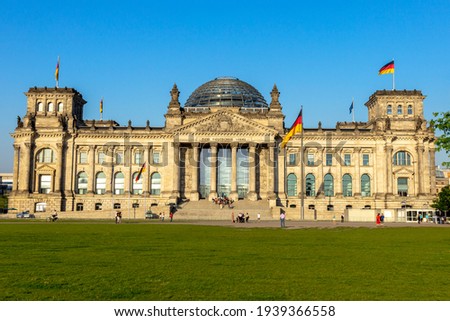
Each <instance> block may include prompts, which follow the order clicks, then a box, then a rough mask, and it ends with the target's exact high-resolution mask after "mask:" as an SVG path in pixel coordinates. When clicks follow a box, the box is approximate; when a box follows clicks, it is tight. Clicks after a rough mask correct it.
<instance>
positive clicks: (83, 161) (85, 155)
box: [80, 152, 88, 164]
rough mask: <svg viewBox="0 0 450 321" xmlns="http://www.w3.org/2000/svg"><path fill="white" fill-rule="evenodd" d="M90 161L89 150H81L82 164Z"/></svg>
mask: <svg viewBox="0 0 450 321" xmlns="http://www.w3.org/2000/svg"><path fill="white" fill-rule="evenodd" d="M87 162H88V154H87V152H80V164H86V163H87Z"/></svg>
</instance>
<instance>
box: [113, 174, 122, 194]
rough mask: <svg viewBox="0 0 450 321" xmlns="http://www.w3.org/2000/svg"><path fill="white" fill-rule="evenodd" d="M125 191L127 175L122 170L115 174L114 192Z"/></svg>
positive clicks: (120, 192)
mask: <svg viewBox="0 0 450 321" xmlns="http://www.w3.org/2000/svg"><path fill="white" fill-rule="evenodd" d="M124 192H125V176H124V175H123V173H122V172H118V173H116V175H114V194H123V193H124Z"/></svg>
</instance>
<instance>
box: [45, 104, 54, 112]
mask: <svg viewBox="0 0 450 321" xmlns="http://www.w3.org/2000/svg"><path fill="white" fill-rule="evenodd" d="M47 110H48V111H49V112H53V111H54V110H55V106H54V105H53V103H48V109H47Z"/></svg>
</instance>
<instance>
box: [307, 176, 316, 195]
mask: <svg viewBox="0 0 450 321" xmlns="http://www.w3.org/2000/svg"><path fill="white" fill-rule="evenodd" d="M305 189H306V196H316V178H315V177H314V175H313V174H308V175H306V188H305Z"/></svg>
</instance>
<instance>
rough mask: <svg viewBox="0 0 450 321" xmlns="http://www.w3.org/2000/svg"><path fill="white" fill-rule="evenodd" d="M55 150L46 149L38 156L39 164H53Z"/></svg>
mask: <svg viewBox="0 0 450 321" xmlns="http://www.w3.org/2000/svg"><path fill="white" fill-rule="evenodd" d="M53 160H54V159H53V150H51V149H50V148H44V149H41V150H40V151H39V153H38V154H37V161H38V162H39V163H53Z"/></svg>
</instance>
